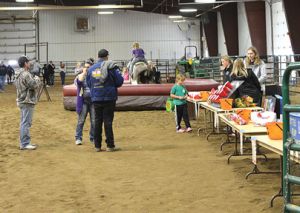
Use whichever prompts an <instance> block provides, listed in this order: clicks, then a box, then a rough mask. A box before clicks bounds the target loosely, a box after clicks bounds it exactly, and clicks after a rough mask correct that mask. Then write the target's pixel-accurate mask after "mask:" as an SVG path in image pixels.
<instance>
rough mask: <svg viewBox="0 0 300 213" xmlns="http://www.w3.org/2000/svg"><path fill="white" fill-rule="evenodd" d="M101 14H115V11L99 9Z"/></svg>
mask: <svg viewBox="0 0 300 213" xmlns="http://www.w3.org/2000/svg"><path fill="white" fill-rule="evenodd" d="M98 14H99V15H111V14H114V12H113V11H99V12H98Z"/></svg>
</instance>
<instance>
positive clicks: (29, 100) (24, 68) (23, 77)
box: [15, 56, 41, 150]
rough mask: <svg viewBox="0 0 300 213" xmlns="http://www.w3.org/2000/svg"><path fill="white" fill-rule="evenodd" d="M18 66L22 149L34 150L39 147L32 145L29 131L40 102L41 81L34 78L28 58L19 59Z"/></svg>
mask: <svg viewBox="0 0 300 213" xmlns="http://www.w3.org/2000/svg"><path fill="white" fill-rule="evenodd" d="M18 64H19V66H20V68H21V69H20V72H19V73H18V75H17V76H16V80H15V85H16V88H17V106H18V107H19V108H20V111H21V121H20V149H21V150H34V149H36V148H37V146H36V145H34V144H31V137H30V134H29V129H30V127H31V124H32V116H33V111H34V106H35V105H36V103H37V101H38V98H37V95H38V90H39V87H40V86H41V81H40V79H39V77H38V76H33V75H32V74H31V73H30V71H29V69H30V61H29V59H28V58H27V57H26V56H21V57H20V58H19V59H18Z"/></svg>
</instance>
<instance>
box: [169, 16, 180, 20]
mask: <svg viewBox="0 0 300 213" xmlns="http://www.w3.org/2000/svg"><path fill="white" fill-rule="evenodd" d="M169 18H170V19H177V18H182V16H169Z"/></svg>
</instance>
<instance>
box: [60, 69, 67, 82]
mask: <svg viewBox="0 0 300 213" xmlns="http://www.w3.org/2000/svg"><path fill="white" fill-rule="evenodd" d="M65 78H66V73H65V72H60V80H61V85H65Z"/></svg>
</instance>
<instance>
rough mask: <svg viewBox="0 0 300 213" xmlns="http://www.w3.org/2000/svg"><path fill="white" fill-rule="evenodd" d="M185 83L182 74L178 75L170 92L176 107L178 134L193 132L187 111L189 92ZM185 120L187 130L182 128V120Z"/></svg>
mask: <svg viewBox="0 0 300 213" xmlns="http://www.w3.org/2000/svg"><path fill="white" fill-rule="evenodd" d="M184 81H185V76H184V75H182V74H178V75H177V76H176V84H175V85H174V86H173V87H172V89H171V92H170V97H171V98H173V103H174V105H175V119H176V132H177V133H184V132H191V131H192V128H191V124H190V119H189V115H188V110H187V101H186V99H187V96H188V91H187V89H186V88H185V86H184V85H183V82H184ZM182 118H183V120H184V123H185V126H186V129H183V128H181V125H180V123H181V120H182Z"/></svg>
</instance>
